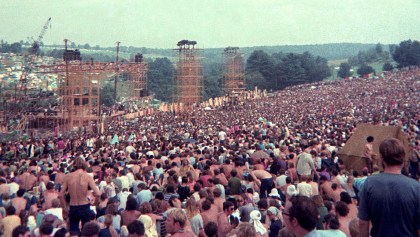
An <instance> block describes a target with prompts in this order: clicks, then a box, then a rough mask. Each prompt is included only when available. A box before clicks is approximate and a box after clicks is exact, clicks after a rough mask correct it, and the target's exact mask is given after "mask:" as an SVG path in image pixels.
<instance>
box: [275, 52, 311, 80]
mask: <svg viewBox="0 0 420 237" xmlns="http://www.w3.org/2000/svg"><path fill="white" fill-rule="evenodd" d="M302 58H303V56H302V55H299V54H294V53H289V54H287V55H286V57H284V58H283V59H282V62H281V63H280V64H278V73H279V80H278V86H279V87H280V88H284V87H286V86H292V85H298V84H302V83H305V82H307V75H306V72H305V68H303V67H302Z"/></svg>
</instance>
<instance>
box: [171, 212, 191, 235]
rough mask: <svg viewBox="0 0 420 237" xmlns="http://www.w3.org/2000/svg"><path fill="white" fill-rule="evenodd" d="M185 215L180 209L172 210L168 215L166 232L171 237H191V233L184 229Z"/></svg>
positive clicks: (185, 223)
mask: <svg viewBox="0 0 420 237" xmlns="http://www.w3.org/2000/svg"><path fill="white" fill-rule="evenodd" d="M187 221H188V219H187V214H185V212H184V211H183V210H182V209H174V210H172V211H170V212H169V213H168V218H167V219H166V231H167V232H168V233H169V234H171V236H172V237H178V236H180V237H192V236H195V235H194V234H193V233H191V232H189V231H188V230H186V229H185V227H186V225H187Z"/></svg>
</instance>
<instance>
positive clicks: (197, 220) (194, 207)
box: [185, 198, 204, 236]
mask: <svg viewBox="0 0 420 237" xmlns="http://www.w3.org/2000/svg"><path fill="white" fill-rule="evenodd" d="M185 209H186V211H187V217H188V220H189V221H190V223H191V229H192V230H193V232H194V234H196V235H197V236H198V235H199V233H200V232H203V233H204V229H203V228H204V223H203V218H202V217H201V214H200V207H199V206H198V202H197V201H195V199H194V198H190V199H188V200H187V203H186V208H185Z"/></svg>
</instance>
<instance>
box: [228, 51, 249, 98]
mask: <svg viewBox="0 0 420 237" xmlns="http://www.w3.org/2000/svg"><path fill="white" fill-rule="evenodd" d="M223 90H224V92H225V94H226V95H228V96H234V95H239V94H242V93H243V92H244V91H245V77H244V56H243V54H242V53H241V52H240V50H239V48H238V47H227V48H225V49H224V51H223Z"/></svg>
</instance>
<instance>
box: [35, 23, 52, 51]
mask: <svg viewBox="0 0 420 237" xmlns="http://www.w3.org/2000/svg"><path fill="white" fill-rule="evenodd" d="M50 22H51V17H50V18H48V20H47V22H45V24H44V27H42V30H41V33H39V36H38V38H37V39H36V40H35V41H34V42H33V43H32V48H31V50H30V53H31V54H38V53H39V44H40V43H41V40H42V38H43V37H44V34H45V32H46V31H47V29H48V25H49V24H50Z"/></svg>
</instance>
